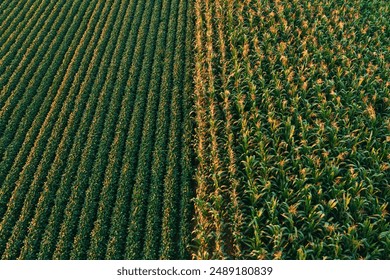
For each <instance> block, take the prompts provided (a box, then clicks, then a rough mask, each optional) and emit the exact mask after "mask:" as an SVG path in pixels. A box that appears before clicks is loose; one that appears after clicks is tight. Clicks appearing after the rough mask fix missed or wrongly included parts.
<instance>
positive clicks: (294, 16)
mask: <svg viewBox="0 0 390 280" xmlns="http://www.w3.org/2000/svg"><path fill="white" fill-rule="evenodd" d="M195 9H196V13H195V15H196V29H195V43H196V52H195V64H196V66H195V112H196V115H195V121H196V143H195V151H196V153H197V159H198V162H199V166H198V169H197V173H196V180H197V184H198V188H197V196H196V198H195V200H194V202H195V211H196V215H195V229H194V236H195V241H196V246H197V249H196V250H195V251H194V253H193V258H197V259H203V258H210V259H213V258H218V259H220V258H227V259H230V258H238V259H240V258H245V259H246V258H255V259H326V258H328V259H360V258H363V259H377V258H388V257H389V256H390V220H389V214H388V211H389V205H388V204H389V200H390V186H389V184H390V173H389V171H390V165H389V161H390V145H389V140H390V138H389V137H390V136H389V135H390V119H389V114H390V112H389V105H390V101H389V98H390V96H389V95H390V79H389V77H390V30H389V29H390V20H389V18H390V6H389V5H388V1H386V0H378V1H366V0H354V1H341V0H340V1H339V0H315V1H312V0H293V1H291V0H278V1H267V0H264V1H258V0H246V1H238V0H237V1H228V0H208V1H203V0H202V1H200V0H197V1H195Z"/></svg>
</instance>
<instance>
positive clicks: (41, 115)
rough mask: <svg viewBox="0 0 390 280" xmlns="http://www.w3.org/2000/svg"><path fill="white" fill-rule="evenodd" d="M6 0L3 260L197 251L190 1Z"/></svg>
mask: <svg viewBox="0 0 390 280" xmlns="http://www.w3.org/2000/svg"><path fill="white" fill-rule="evenodd" d="M23 2H25V3H23V4H21V2H20V1H2V3H1V4H0V5H1V7H0V8H1V10H0V11H1V14H0V17H1V19H0V24H1V27H0V28H1V29H0V89H1V96H0V105H1V111H0V156H1V162H0V184H1V188H0V217H1V224H0V255H1V256H2V258H3V259H15V258H22V259H36V258H39V259H52V258H53V259H85V258H91V259H103V258H109V259H123V258H129V259H137V258H151V259H158V258H165V259H169V258H189V252H188V243H189V241H190V237H191V232H190V230H191V229H190V220H191V209H190V205H191V204H190V203H189V200H190V198H191V197H192V191H191V189H190V185H189V184H190V179H191V175H190V174H189V172H191V170H190V167H191V166H190V164H191V162H190V160H191V158H190V149H189V148H190V145H189V142H188V141H190V138H189V137H190V136H191V123H190V118H189V117H188V116H189V111H190V107H189V105H190V103H189V96H188V93H189V92H190V87H191V84H192V80H191V79H192V78H191V76H190V71H189V70H188V68H189V65H190V64H189V63H190V59H191V58H190V56H189V53H190V52H191V38H192V37H191V32H192V31H191V30H192V27H191V20H190V18H189V15H190V14H191V6H190V2H188V1H180V0H159V1H153V0H150V1H149V0H147V1H125V0H124V1H119V0H118V1H116V0H115V1H77V0H75V1H23Z"/></svg>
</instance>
